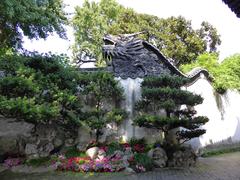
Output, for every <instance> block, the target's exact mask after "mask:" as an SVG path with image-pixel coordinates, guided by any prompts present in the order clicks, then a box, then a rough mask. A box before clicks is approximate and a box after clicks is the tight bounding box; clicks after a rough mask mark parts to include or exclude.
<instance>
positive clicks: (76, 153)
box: [65, 147, 87, 158]
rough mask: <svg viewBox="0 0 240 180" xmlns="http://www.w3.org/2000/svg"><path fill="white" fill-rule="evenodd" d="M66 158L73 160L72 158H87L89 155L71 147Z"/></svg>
mask: <svg viewBox="0 0 240 180" xmlns="http://www.w3.org/2000/svg"><path fill="white" fill-rule="evenodd" d="M65 156H66V158H71V157H86V156H87V155H86V153H85V152H80V151H79V150H77V148H76V147H70V148H68V149H67V151H66V153H65Z"/></svg>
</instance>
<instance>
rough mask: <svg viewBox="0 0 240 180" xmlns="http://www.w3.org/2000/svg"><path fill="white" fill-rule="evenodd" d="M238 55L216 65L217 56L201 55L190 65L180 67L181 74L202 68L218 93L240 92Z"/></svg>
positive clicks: (239, 62)
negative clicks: (211, 77) (233, 90)
mask: <svg viewBox="0 0 240 180" xmlns="http://www.w3.org/2000/svg"><path fill="white" fill-rule="evenodd" d="M239 65H240V54H235V55H232V56H230V57H228V58H226V59H224V60H223V62H222V63H218V55H217V54H203V55H200V56H199V57H198V58H197V60H196V61H195V62H193V63H191V64H187V65H183V66H181V70H182V71H183V72H188V71H190V70H191V69H193V68H195V67H202V68H205V69H207V70H208V71H209V73H210V74H211V75H212V76H213V78H214V81H213V86H214V88H215V89H216V90H217V91H218V92H219V93H224V92H225V91H226V90H227V89H237V90H240V83H239V81H240V71H239V69H238V67H239Z"/></svg>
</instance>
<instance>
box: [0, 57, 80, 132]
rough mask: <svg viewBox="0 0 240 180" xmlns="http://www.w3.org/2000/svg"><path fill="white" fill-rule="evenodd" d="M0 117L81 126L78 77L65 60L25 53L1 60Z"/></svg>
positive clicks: (65, 125)
mask: <svg viewBox="0 0 240 180" xmlns="http://www.w3.org/2000/svg"><path fill="white" fill-rule="evenodd" d="M0 70H1V71H3V72H4V74H5V76H4V77H3V78H1V79H0V114H2V115H4V116H8V117H16V118H18V119H24V120H26V121H28V122H32V123H35V124H37V123H50V122H52V121H55V122H56V123H59V124H60V125H62V126H64V127H69V128H70V127H74V126H75V125H80V119H81V109H80V107H81V104H80V100H79V97H78V96H77V88H78V79H79V73H78V72H77V71H76V70H75V69H74V68H72V67H70V66H69V65H68V63H67V58H66V57H65V56H55V55H51V54H46V55H40V54H36V53H26V54H24V55H18V54H12V55H6V56H1V58H0Z"/></svg>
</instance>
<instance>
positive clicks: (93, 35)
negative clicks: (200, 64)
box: [72, 0, 221, 65]
mask: <svg viewBox="0 0 240 180" xmlns="http://www.w3.org/2000/svg"><path fill="white" fill-rule="evenodd" d="M72 23H73V27H74V30H75V45H74V53H75V56H76V59H78V60H86V59H89V58H90V59H97V60H99V61H101V60H102V59H103V58H102V55H101V53H102V51H101V46H102V37H103V35H104V34H106V33H110V34H125V33H135V32H141V31H144V32H146V33H145V34H143V35H141V38H143V39H145V40H147V41H149V42H151V43H153V44H154V45H156V46H157V47H158V48H159V49H160V50H161V51H162V52H163V53H164V54H165V55H166V56H168V57H169V58H172V59H174V60H176V61H175V63H176V64H177V65H178V64H186V63H189V62H192V61H194V60H195V59H196V57H197V56H198V55H200V54H202V53H204V52H216V51H217V46H218V45H220V43H221V41H220V36H219V34H218V33H217V30H216V29H215V28H214V27H213V26H212V25H211V24H209V23H207V22H202V24H201V27H200V29H197V30H194V29H193V28H192V25H191V21H189V20H186V19H185V18H183V17H181V16H179V17H170V18H167V19H163V18H159V17H156V16H152V15H147V14H140V13H136V12H135V11H134V10H133V9H129V8H125V7H123V6H121V5H120V4H118V3H117V2H116V1H115V0H101V1H100V2H99V3H96V2H90V1H88V0H85V2H84V4H83V6H82V7H77V8H76V14H75V16H74V18H73V20H72ZM86 57H87V58H86Z"/></svg>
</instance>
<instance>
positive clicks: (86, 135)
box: [76, 127, 94, 151]
mask: <svg viewBox="0 0 240 180" xmlns="http://www.w3.org/2000/svg"><path fill="white" fill-rule="evenodd" d="M93 139H94V137H92V136H91V135H90V130H89V129H87V128H86V127H79V129H78V137H77V138H76V144H77V149H78V150H79V151H85V150H86V146H87V144H88V143H89V142H91V141H92V140H93Z"/></svg>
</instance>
